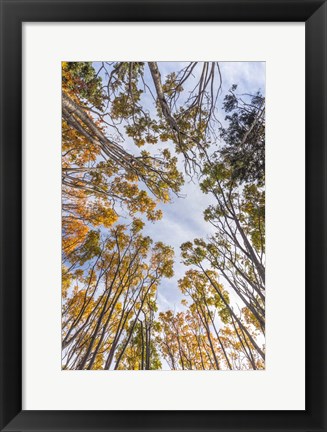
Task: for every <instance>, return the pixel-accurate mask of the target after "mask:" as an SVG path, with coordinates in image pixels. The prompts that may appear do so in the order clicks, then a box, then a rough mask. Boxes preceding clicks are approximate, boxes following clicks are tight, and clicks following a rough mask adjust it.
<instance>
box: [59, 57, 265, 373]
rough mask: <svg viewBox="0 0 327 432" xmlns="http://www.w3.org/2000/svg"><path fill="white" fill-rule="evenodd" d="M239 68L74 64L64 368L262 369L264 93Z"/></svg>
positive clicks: (65, 151)
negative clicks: (234, 74) (235, 71)
mask: <svg viewBox="0 0 327 432" xmlns="http://www.w3.org/2000/svg"><path fill="white" fill-rule="evenodd" d="M245 65H246V64H245ZM244 67H245V66H244ZM227 73H228V72H224V68H223V64H221V63H219V62H184V63H177V62H176V63H172V62H171V63H157V62H63V63H62V368H63V369H68V370H81V369H88V370H90V369H92V370H117V369H119V370H160V369H171V370H210V369H211V370H249V369H251V370H256V369H264V367H265V95H264V93H263V92H262V88H256V89H255V91H253V87H254V86H252V88H251V89H250V90H247V89H246V91H243V90H242V91H239V84H238V83H237V82H236V83H232V85H230V87H229V88H227V89H226V86H225V84H224V82H225V80H227V81H228V79H227V78H228V77H227V76H226V75H225V74H227ZM253 79H254V78H253ZM254 82H256V81H255V79H254ZM242 86H244V84H242ZM189 200H193V203H194V204H192V205H193V207H194V206H195V205H197V207H198V209H199V210H198V211H199V214H200V219H201V221H200V222H199V223H201V227H202V228H203V229H202V231H201V230H200V231H199V230H193V231H194V234H193V232H192V224H191V223H189V225H188V222H187V221H188V220H191V221H192V219H193V221H192V223H193V225H194V224H195V219H196V217H195V215H194V214H193V215H192V214H191V213H190V214H188V212H187V209H188V207H187V205H186V204H185V203H186V202H188V201H189ZM204 204H205V205H204ZM202 206H203V208H202ZM183 207H184V209H185V211H183ZM189 208H191V207H189ZM170 214H174V217H175V219H176V220H177V221H178V223H176V226H175V231H174V228H172V226H170V225H169V224H168V223H166V222H165V221H166V219H165V217H166V215H170ZM197 222H198V221H197ZM186 228H187V229H188V231H187V232H188V233H189V232H190V236H189V237H188V236H187V237H184V240H185V241H183V242H181V243H180V244H177V243H176V242H178V239H179V235H178V232H179V231H182V230H184V231H186ZM172 230H173V231H174V232H169V233H168V231H172ZM159 232H160V235H159V234H158V233H159ZM197 234H200V236H197ZM174 237H175V238H174ZM172 238H174V244H172V241H171V239H172ZM167 290H170V293H169V296H170V298H171V299H172V298H173V299H174V302H173V303H171V304H170V302H169V301H166V302H163V301H162V300H161V298H169V296H168V297H167V296H166V297H165V291H167Z"/></svg>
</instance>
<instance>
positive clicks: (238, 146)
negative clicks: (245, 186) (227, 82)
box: [219, 85, 265, 185]
mask: <svg viewBox="0 0 327 432" xmlns="http://www.w3.org/2000/svg"><path fill="white" fill-rule="evenodd" d="M236 88H237V86H236V85H234V86H233V87H232V89H231V90H230V93H229V94H228V95H226V96H225V99H224V104H223V107H224V110H225V112H226V113H227V115H226V118H225V120H226V121H227V126H226V127H223V126H221V127H220V129H219V134H220V138H221V139H222V141H223V146H222V148H221V150H220V155H221V161H222V162H223V163H224V164H227V165H228V166H229V167H230V168H231V176H232V178H233V179H234V180H238V181H239V182H252V181H256V182H258V183H259V184H260V185H263V183H264V177H265V98H264V97H263V96H262V94H261V93H260V92H257V94H255V95H236V93H235V90H236Z"/></svg>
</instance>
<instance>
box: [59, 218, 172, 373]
mask: <svg viewBox="0 0 327 432" xmlns="http://www.w3.org/2000/svg"><path fill="white" fill-rule="evenodd" d="M141 229H142V223H141V222H140V221H135V222H134V223H133V224H132V226H131V227H130V229H129V230H128V229H127V227H126V226H123V225H117V226H116V227H115V228H112V229H111V230H110V235H109V236H108V237H107V238H106V239H105V241H103V242H102V244H101V245H100V248H101V250H100V251H98V253H97V254H96V255H95V256H93V258H92V259H91V260H90V261H89V265H88V266H87V267H86V268H85V269H84V270H82V268H81V267H79V270H78V271H77V272H75V274H74V275H73V276H72V277H71V278H70V280H68V281H66V289H65V291H64V297H63V299H64V301H63V326H62V330H63V337H62V341H63V342H62V344H63V361H64V367H65V368H67V369H96V368H103V369H109V368H111V367H113V368H114V369H118V368H119V366H120V363H121V362H124V361H127V360H126V358H127V356H128V355H129V352H128V350H129V349H131V347H132V346H134V342H135V338H136V337H137V331H138V330H139V329H138V326H137V324H138V322H139V321H140V320H141V318H142V316H144V317H146V321H144V322H146V323H147V326H148V336H147V338H148V339H147V343H146V344H145V345H144V346H145V347H146V350H147V351H148V354H147V363H146V364H145V366H146V367H148V368H150V367H151V366H152V365H153V363H151V358H150V357H151V354H152V360H153V361H154V360H155V357H154V354H153V353H154V352H155V351H154V350H153V349H152V348H151V345H152V340H151V327H150V326H152V325H153V314H152V316H151V311H154V309H155V308H156V302H155V299H156V290H157V287H158V284H159V283H160V280H161V279H162V278H163V277H172V275H173V268H172V267H173V250H172V249H171V248H169V247H168V246H166V245H164V244H163V243H160V242H158V243H156V244H154V245H153V244H152V241H151V239H150V238H149V237H144V236H142V234H141V233H140V231H141ZM80 263H81V262H80ZM149 329H150V330H149ZM132 349H134V348H132Z"/></svg>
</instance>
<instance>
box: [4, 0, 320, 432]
mask: <svg viewBox="0 0 327 432" xmlns="http://www.w3.org/2000/svg"><path fill="white" fill-rule="evenodd" d="M0 3H1V157H0V161H1V174H0V178H1V212H0V214H1V237H0V238H1V256H0V264H1V297H0V300H1V315H0V319H1V340H0V348H1V351H0V397H1V400H0V429H1V430H3V431H41V430H44V431H48V430H49V431H50V430H51V431H72V430H76V431H78V430H79V431H100V430H101V431H135V432H136V431H158V432H159V431H160V432H163V431H171V432H172V431H225V430H226V431H227V430H228V431H235V432H236V431H240V432H241V431H270V432H273V431H280V432H281V431H286V430H287V431H327V422H326V413H327V399H326V388H327V386H326V384H327V366H326V365H327V356H326V348H327V343H326V334H327V331H326V330H327V320H326V316H327V305H326V299H327V296H326V278H325V273H326V271H325V269H326V202H327V201H326V168H327V164H326V136H327V135H326V132H327V131H326V123H327V122H326V120H327V117H326V101H327V99H326V96H327V93H326V83H327V68H326V65H327V63H326V62H327V52H326V46H327V45H326V34H327V4H326V1H322V0H202V1H201V0H175V1H171V0H152V1H146V0H134V1H132V0H120V1H115V0H102V1H100V0H94V1H91V0H66V1H60V0H50V1H47V0H26V1H24V0H1V2H0ZM70 21H84V22H98V21H102V22H104V21H171V22H172V21H175V22H177V21H203V22H206V21H225V22H228V21H233V22H236V21H237V22H240V21H251V22H256V21H257V22H264V21H267V22H288V21H291V22H293V21H298V22H305V27H306V36H305V44H306V46H305V48H306V71H305V72H306V89H305V94H306V137H305V138H306V234H305V238H306V281H305V282H306V334H305V336H306V409H305V411H178V407H176V409H177V410H176V411H159V410H158V411H22V145H21V143H22V125H21V114H22V23H23V22H70ZM293 361H294V359H293ZM290 365H291V361H290V362H288V364H287V365H285V367H290ZM49 391H51V389H49ZM280 391H281V392H282V391H283V389H282V388H281V390H280ZM276 397H278V395H276Z"/></svg>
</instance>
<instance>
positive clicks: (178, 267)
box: [94, 59, 266, 312]
mask: <svg viewBox="0 0 327 432" xmlns="http://www.w3.org/2000/svg"><path fill="white" fill-rule="evenodd" d="M218 61H219V59H218ZM185 64H186V63H183V62H180V63H179V62H158V67H159V70H160V72H161V77H162V81H164V79H165V76H166V75H167V74H168V73H170V72H172V71H176V70H180V69H182V68H183V67H184V66H185ZM94 66H95V69H97V68H98V67H99V64H98V63H94ZM219 66H220V70H221V75H222V91H221V94H220V96H219V99H218V114H217V117H218V119H219V120H220V121H221V122H222V123H223V122H224V117H225V114H224V112H223V110H222V108H221V107H222V103H223V100H224V97H225V95H226V94H227V93H228V91H229V89H230V88H231V86H232V85H233V84H237V91H236V93H238V94H245V93H249V94H254V93H256V92H257V91H258V90H260V92H261V93H262V94H263V95H265V86H266V82H265V63H264V62H219ZM148 78H150V73H149V70H148V68H147V66H146V67H145V79H146V80H147V81H149V80H148ZM195 79H196V77H195ZM189 86H190V87H189V89H191V88H192V83H190V84H189ZM184 90H185V91H186V92H187V91H188V88H187V87H185V86H184ZM142 97H143V99H142V102H143V103H144V104H146V106H147V108H148V109H149V110H153V109H154V102H153V99H152V97H151V95H150V94H146V95H143V96H142ZM108 132H109V131H108ZM168 144H169V143H168ZM123 146H124V147H125V148H127V149H128V151H131V152H133V153H134V154H137V152H138V150H137V148H136V146H135V145H134V144H133V143H132V142H131V141H130V140H129V139H127V140H126V141H125V142H124V144H123ZM165 146H166V143H165V144H164V145H162V148H164V147H165ZM156 147H157V148H160V147H161V146H160V143H158V144H157V145H156ZM143 149H146V150H151V151H152V152H153V147H152V146H149V147H147V146H144V147H142V150H143ZM169 149H170V151H171V152H172V153H173V152H174V151H173V144H172V143H171V145H170V146H169ZM178 165H179V167H180V168H181V170H183V161H182V159H181V157H179V161H178ZM181 195H182V196H183V197H181V198H178V197H173V199H172V202H170V203H168V204H159V205H158V208H160V209H161V210H162V211H163V217H162V219H161V220H160V221H156V222H155V223H151V222H150V223H149V222H147V223H146V225H145V227H144V230H143V231H144V234H145V235H149V236H150V237H151V238H152V239H153V241H154V242H156V241H162V242H164V243H165V244H167V245H169V246H172V247H173V248H174V251H175V265H174V276H173V277H172V278H171V279H163V281H162V282H161V284H160V287H159V289H158V299H157V300H158V307H159V311H165V310H167V309H172V310H174V311H176V312H177V311H180V310H184V309H185V308H184V306H182V305H181V304H180V300H181V299H182V298H183V296H182V295H181V293H180V291H179V289H178V280H179V279H180V278H182V277H183V275H184V274H185V272H186V271H187V270H188V267H186V266H185V265H184V264H182V262H181V256H180V245H181V244H182V243H184V242H186V241H192V240H193V239H194V238H204V239H205V238H206V237H208V236H209V235H210V234H212V233H213V231H212V227H211V225H210V224H209V223H207V222H205V221H204V219H203V211H204V210H205V209H206V208H207V207H208V206H209V205H210V204H211V203H212V204H213V203H214V201H213V200H212V199H211V197H210V195H205V194H203V193H202V192H201V190H200V187H199V185H198V183H197V181H196V178H194V181H191V179H190V178H188V177H187V176H186V177H185V184H184V185H183V187H182V190H181ZM231 299H233V296H231Z"/></svg>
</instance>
